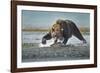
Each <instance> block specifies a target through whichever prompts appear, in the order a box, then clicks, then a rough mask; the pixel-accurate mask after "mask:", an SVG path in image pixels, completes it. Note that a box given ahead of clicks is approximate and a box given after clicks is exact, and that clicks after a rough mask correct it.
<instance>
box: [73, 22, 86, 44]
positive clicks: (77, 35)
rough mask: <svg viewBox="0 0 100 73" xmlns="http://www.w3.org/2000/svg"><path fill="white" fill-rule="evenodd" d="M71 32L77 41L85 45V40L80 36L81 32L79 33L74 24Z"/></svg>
mask: <svg viewBox="0 0 100 73" xmlns="http://www.w3.org/2000/svg"><path fill="white" fill-rule="evenodd" d="M72 32H73V35H74V36H75V37H77V38H78V39H79V40H81V41H83V43H86V40H85V39H84V37H83V36H82V34H81V32H80V31H79V29H78V28H77V26H76V25H75V24H74V25H73V31H72Z"/></svg>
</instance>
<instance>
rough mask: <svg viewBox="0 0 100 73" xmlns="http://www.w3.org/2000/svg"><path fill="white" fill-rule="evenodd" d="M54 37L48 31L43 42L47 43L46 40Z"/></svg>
mask: <svg viewBox="0 0 100 73" xmlns="http://www.w3.org/2000/svg"><path fill="white" fill-rule="evenodd" d="M51 38H52V37H51V34H50V33H47V34H46V35H45V36H44V37H43V38H42V44H46V40H50V39H51Z"/></svg>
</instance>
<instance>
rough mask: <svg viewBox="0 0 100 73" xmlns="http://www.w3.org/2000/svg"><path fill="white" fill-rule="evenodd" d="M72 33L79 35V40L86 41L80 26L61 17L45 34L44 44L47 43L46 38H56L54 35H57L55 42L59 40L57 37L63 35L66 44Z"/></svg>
mask: <svg viewBox="0 0 100 73" xmlns="http://www.w3.org/2000/svg"><path fill="white" fill-rule="evenodd" d="M55 25H56V26H55ZM58 26H59V28H58ZM72 35H74V36H75V37H77V38H78V39H79V40H81V41H83V43H86V40H85V39H84V37H83V36H82V34H81V33H80V31H79V29H78V27H77V26H76V25H75V23H74V22H73V21H71V20H61V19H59V20H57V21H56V23H55V24H54V25H53V26H52V29H51V30H50V32H48V33H47V34H46V35H45V36H43V38H42V44H46V40H50V39H51V38H54V37H56V40H55V43H56V42H57V39H59V38H61V37H63V38H64V40H63V44H66V43H67V41H68V39H69V38H70V37H71V36H72Z"/></svg>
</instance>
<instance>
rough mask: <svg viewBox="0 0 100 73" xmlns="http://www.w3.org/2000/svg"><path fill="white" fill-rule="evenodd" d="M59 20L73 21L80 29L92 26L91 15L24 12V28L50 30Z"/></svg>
mask: <svg viewBox="0 0 100 73" xmlns="http://www.w3.org/2000/svg"><path fill="white" fill-rule="evenodd" d="M57 19H64V20H67V19H68V20H72V21H73V22H74V23H75V24H76V25H77V26H78V27H89V26H90V14H89V13H76V12H54V11H34V10H22V28H31V27H32V28H49V27H50V26H52V25H53V23H55V22H56V20H57Z"/></svg>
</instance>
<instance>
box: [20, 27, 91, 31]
mask: <svg viewBox="0 0 100 73" xmlns="http://www.w3.org/2000/svg"><path fill="white" fill-rule="evenodd" d="M49 30H50V29H33V28H28V29H22V31H26V32H48V31H49ZM79 30H80V31H81V32H90V29H89V28H87V27H80V28H79Z"/></svg>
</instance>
